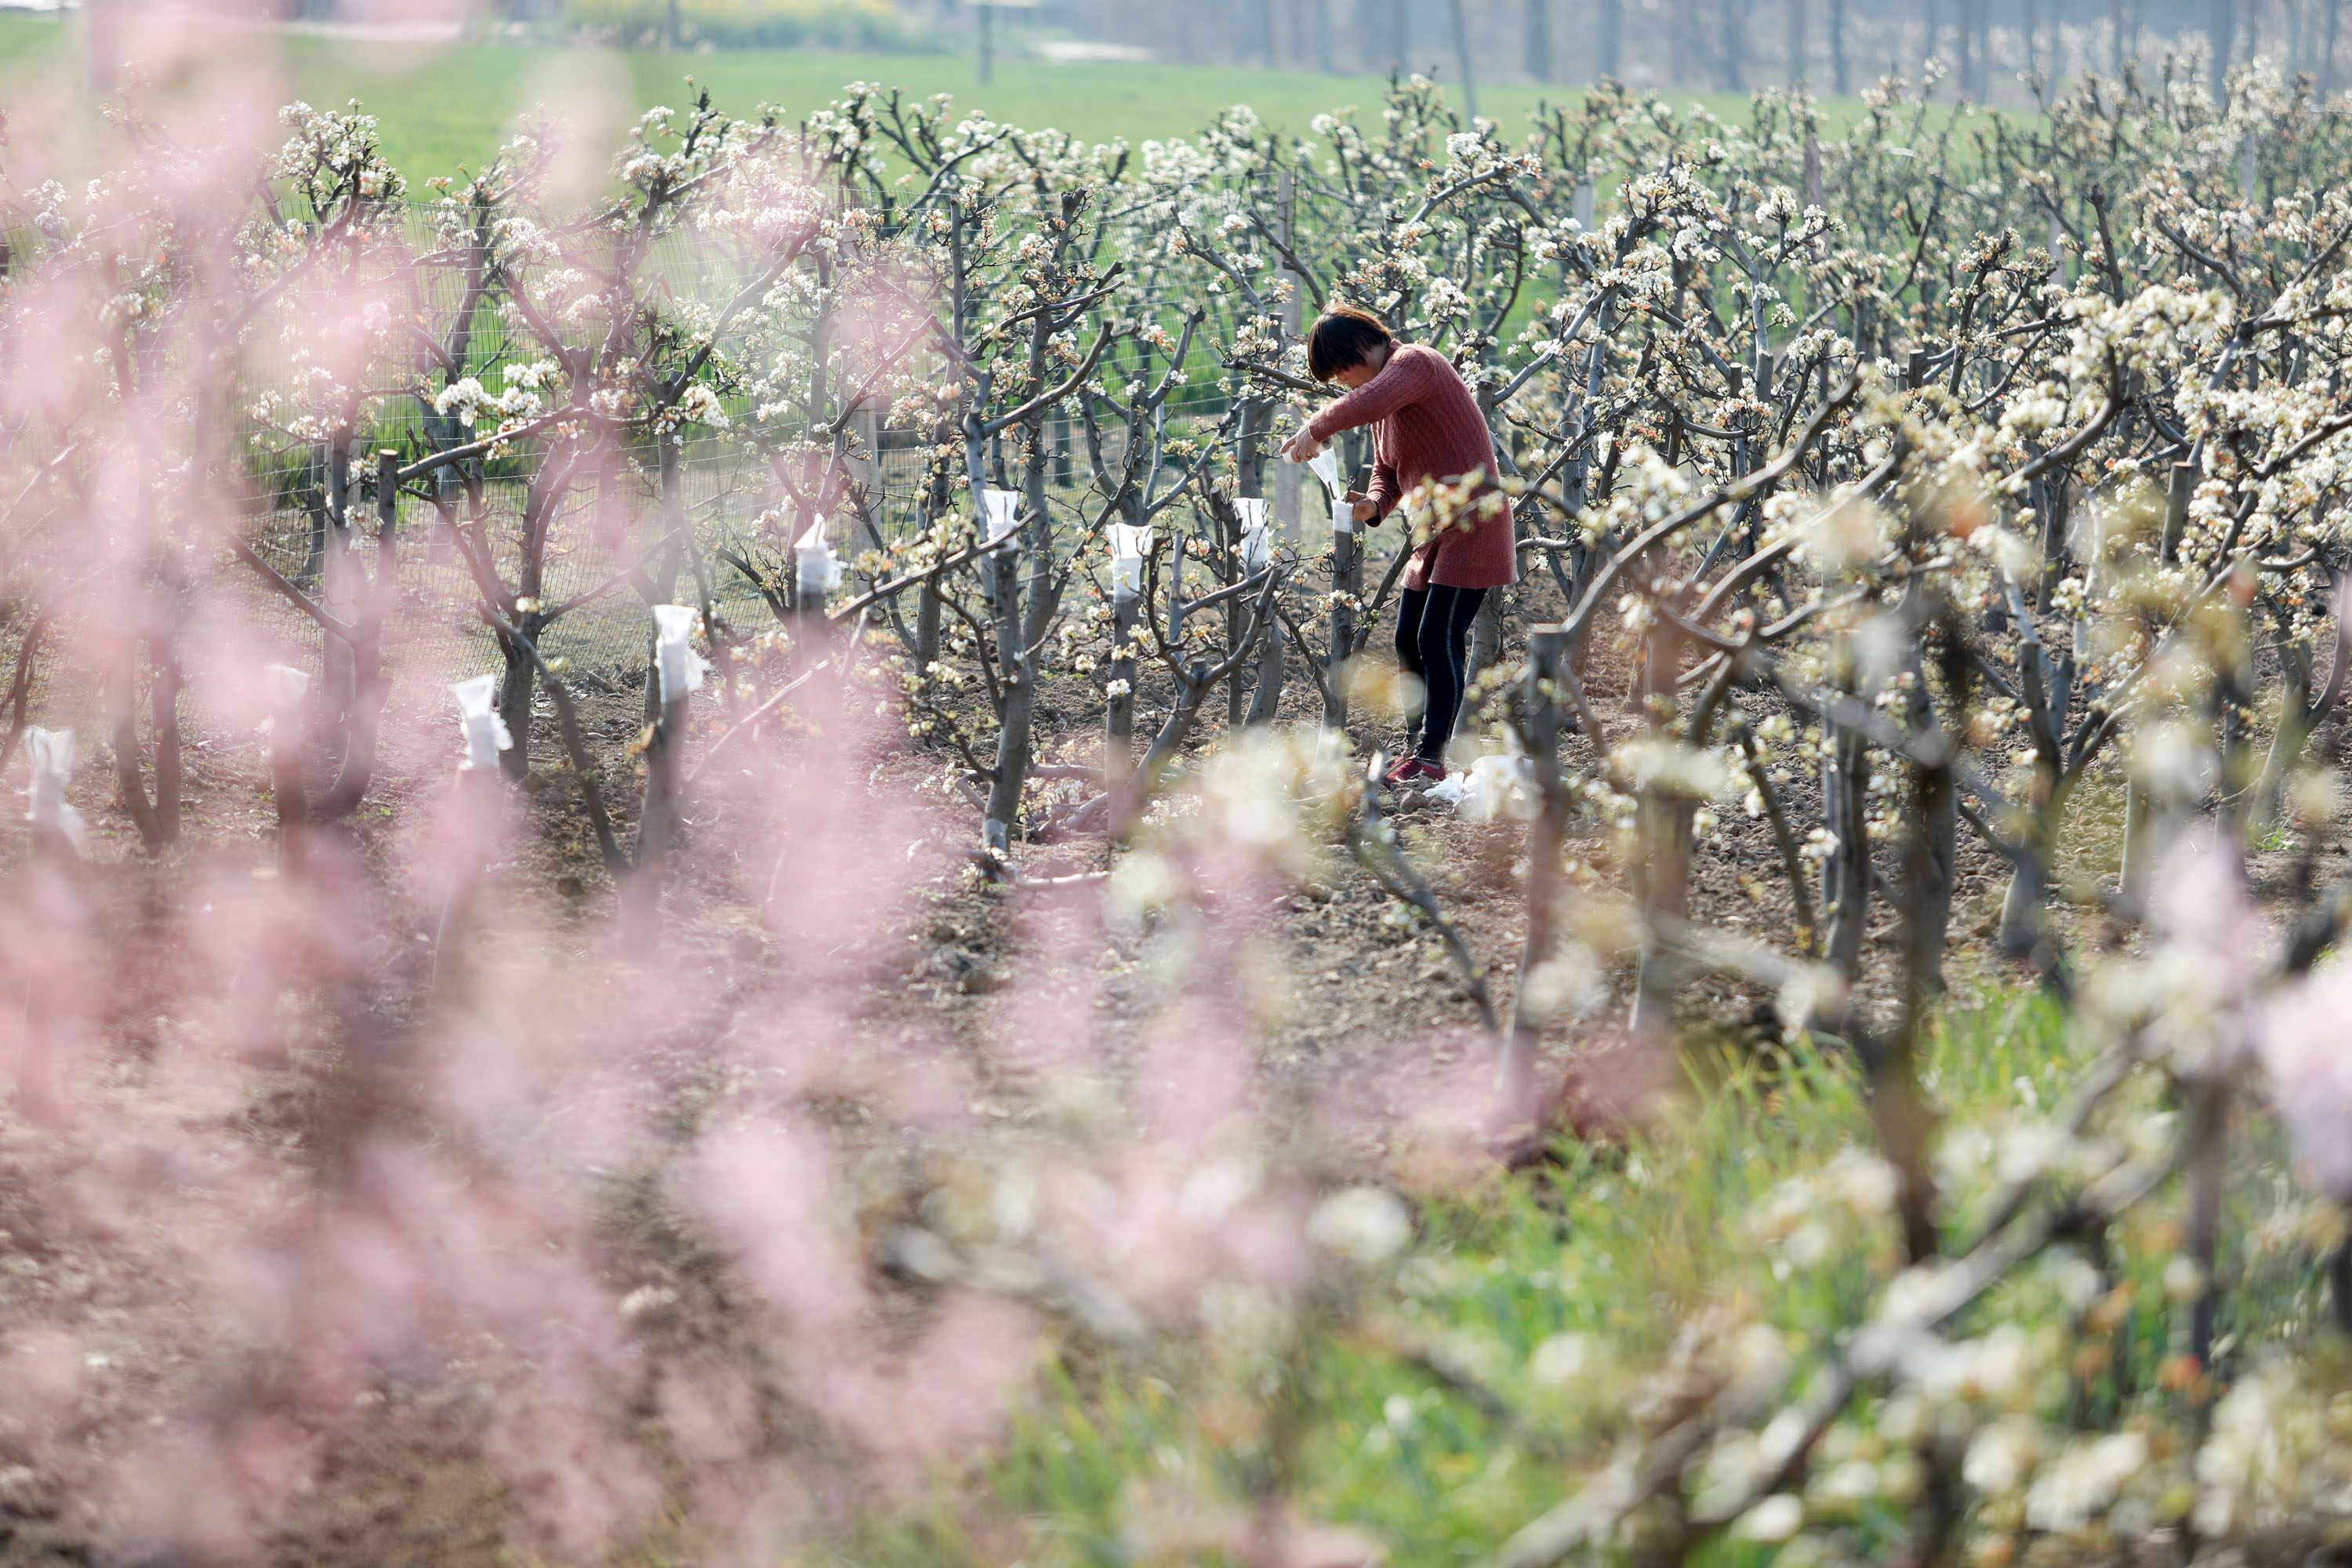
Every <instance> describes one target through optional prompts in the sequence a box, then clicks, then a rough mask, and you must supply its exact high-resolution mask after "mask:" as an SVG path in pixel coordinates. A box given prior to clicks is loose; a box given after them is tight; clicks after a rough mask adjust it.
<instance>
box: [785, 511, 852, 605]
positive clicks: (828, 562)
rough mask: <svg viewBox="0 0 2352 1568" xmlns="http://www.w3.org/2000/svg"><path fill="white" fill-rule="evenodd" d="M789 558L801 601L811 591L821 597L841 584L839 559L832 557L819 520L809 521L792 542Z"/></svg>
mask: <svg viewBox="0 0 2352 1568" xmlns="http://www.w3.org/2000/svg"><path fill="white" fill-rule="evenodd" d="M793 563H794V564H795V567H796V569H797V575H798V578H799V581H800V591H801V596H802V599H803V602H805V601H806V599H807V598H808V596H809V595H815V596H816V597H817V598H818V599H819V600H822V599H823V598H824V595H827V594H830V593H832V592H833V591H834V590H835V588H838V587H840V586H841V563H840V562H838V561H836V560H835V559H834V554H833V544H832V542H831V541H829V540H827V539H826V538H825V536H824V522H823V521H818V522H816V523H814V524H813V525H812V526H811V527H810V529H809V531H807V532H806V533H803V534H802V535H801V537H800V540H799V542H797V543H795V544H794V545H793Z"/></svg>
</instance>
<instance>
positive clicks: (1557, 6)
mask: <svg viewBox="0 0 2352 1568" xmlns="http://www.w3.org/2000/svg"><path fill="white" fill-rule="evenodd" d="M910 8H916V7H910ZM919 8H920V9H922V10H923V11H925V12H927V13H933V14H936V16H935V17H934V19H936V20H948V19H950V17H951V16H952V17H955V18H956V19H958V20H966V21H967V25H968V17H969V14H970V13H971V9H972V7H971V6H970V5H965V4H961V3H960V0H959V3H957V4H953V5H949V4H943V3H939V0H926V3H925V4H923V5H921V6H920V7H919ZM2342 9H2343V0H1194V3H1192V4H1188V5H1160V4H1147V3H1145V0H1045V4H1044V5H1034V6H1024V7H1023V8H1021V10H1020V11H1019V12H1018V13H1016V15H1017V16H1019V18H1020V19H1021V20H1023V21H1027V22H1034V23H1035V24H1037V25H1039V26H1048V27H1053V28H1055V29H1057V30H1064V31H1066V32H1069V33H1071V34H1074V35H1076V36H1077V37H1086V38H1097V39H1101V40H1103V41H1106V42H1112V43H1120V44H1128V45H1133V46H1139V47H1145V48H1149V49H1150V50H1151V51H1152V52H1153V54H1155V55H1156V56H1158V57H1160V58H1165V59H1175V60H1188V61H1202V62H1218V63H1225V64H1234V65H1250V66H1262V67H1269V68H1281V69H1288V70H1306V71H1325V72H1332V73H1343V72H1344V73H1365V72H1373V73H1382V74H1385V73H1386V72H1388V71H1390V70H1391V69H1397V68H1402V69H1405V70H1408V71H1410V70H1421V71H1424V72H1430V73H1432V74H1434V75H1436V76H1438V77H1439V79H1446V78H1449V77H1450V78H1454V79H1457V80H1458V79H1460V77H1461V76H1462V75H1463V74H1464V72H1465V67H1466V69H1467V72H1468V74H1469V75H1470V76H1471V77H1472V79H1473V81H1474V84H1475V79H1478V78H1482V77H1487V76H1492V77H1493V78H1495V79H1504V80H1528V79H1533V80H1536V81H1559V82H1563V83H1565V82H1580V81H1591V80H1599V79H1603V78H1615V79H1621V80H1624V81H1626V82H1629V83H1631V84H1633V85H1637V86H1659V87H1675V88H1689V89H1716V90H1720V91H1727V92H1738V91H1745V90H1747V89H1750V88H1754V87H1759V86H1764V85H1778V84H1784V83H1788V82H1792V81H1798V80H1801V81H1803V82H1805V83H1807V84H1808V85H1810V86H1811V88H1813V89H1814V90H1816V91H1822V90H1827V91H1832V92H1838V93H1845V92H1851V91H1854V90H1858V89H1860V88H1861V87H1863V86H1866V85H1868V84H1869V83H1870V82H1872V81H1874V80H1875V79H1877V78H1879V77H1880V76H1882V75H1899V76H1904V77H1906V78H1909V79H1914V80H1916V79H1920V77H1921V76H1922V74H1923V73H1924V72H1926V71H1927V68H1929V66H1930V65H1931V63H1932V64H1933V65H1934V66H1935V67H1936V68H1937V71H1938V73H1939V75H1940V79H1941V81H1942V83H1943V90H1945V91H1947V92H1949V93H1957V94H1958V95H1960V96H1964V97H1967V98H1970V99H1973V100H1979V101H1983V100H1989V99H1992V98H1994V97H1995V96H1999V97H2001V98H2008V99H2022V98H2024V97H2027V96H2030V94H2029V89H2027V88H2026V87H2025V86H2024V85H2021V84H2020V83H2019V82H2018V81H2017V80H2016V79H2017V78H2019V77H2020V76H2026V77H2038V78H2042V79H2045V80H2050V81H2062V80H2064V79H2068V78H2069V77H2072V76H2074V75H2077V74H2079V73H2080V72H2082V71H2084V70H2098V71H2103V72H2107V73H2110V74H2112V73H2114V72H2115V71H2116V70H2118V69H2119V68H2120V67H2121V65H2122V63H2123V61H2124V60H2125V59H2126V58H2151V59H2152V58H2157V57H2160V56H2162V55H2164V54H2167V53H2183V52H2186V51H2188V50H2189V49H2192V48H2195V49H2200V50H2202V51H2204V52H2205V54H2206V56H2207V58H2208V68H2209V70H2210V77H2211V80H2212V82H2213V84H2214V85H2215V87H2216V88H2218V87H2219V86H2220V84H2221V81H2222V80H2223V79H2224V77H2225V74H2226V72H2227V69H2228V68H2229V67H2230V66H2231V64H2234V63H2242V62H2244V61H2246V60H2250V59H2252V58H2256V57H2265V58H2268V59H2270V60H2271V61H2272V62H2273V64H2275V65H2277V66H2278V67H2279V68H2281V69H2282V70H2283V71H2284V72H2285V73H2286V74H2287V75H2289V76H2290V77H2291V76H2293V75H2294V74H2296V73H2298V72H2300V73H2305V74H2308V75H2309V76H2311V77H2312V78H2313V79H2314V80H2315V83H2317V84H2318V85H2320V87H2321V88H2322V89H2323V90H2333V89H2334V88H2335V87H2336V86H2337V85H2338V84H2339V82H2340V78H2339V77H2338V75H2337V66H2336V61H2337V58H2338V56H2339V46H2338V34H2339V33H2340V31H2341V12H2342ZM1003 19H1010V18H1003ZM2216 40H2219V41H2220V42H2219V44H2218V46H2217V44H2216Z"/></svg>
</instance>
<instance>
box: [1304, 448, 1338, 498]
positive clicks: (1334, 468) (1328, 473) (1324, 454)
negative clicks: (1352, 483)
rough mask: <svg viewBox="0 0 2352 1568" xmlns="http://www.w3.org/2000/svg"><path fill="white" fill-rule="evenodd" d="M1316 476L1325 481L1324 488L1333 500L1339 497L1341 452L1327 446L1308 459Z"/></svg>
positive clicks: (1309, 466)
mask: <svg viewBox="0 0 2352 1568" xmlns="http://www.w3.org/2000/svg"><path fill="white" fill-rule="evenodd" d="M1307 468H1310V469H1312V470H1314V474H1315V477H1316V478H1317V479H1320V480H1322V481H1323V490H1324V493H1325V494H1326V495H1328V496H1329V497H1330V498H1331V499H1332V500H1339V453H1337V452H1335V451H1333V450H1332V449H1331V448H1330V447H1324V448H1323V449H1322V450H1321V451H1319V452H1318V453H1316V454H1315V455H1314V456H1313V457H1311V458H1307Z"/></svg>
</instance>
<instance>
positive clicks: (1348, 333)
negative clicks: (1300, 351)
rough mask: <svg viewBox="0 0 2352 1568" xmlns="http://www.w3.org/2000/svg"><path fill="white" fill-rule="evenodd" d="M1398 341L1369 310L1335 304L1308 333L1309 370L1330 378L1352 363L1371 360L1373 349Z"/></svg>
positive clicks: (1318, 318)
mask: <svg viewBox="0 0 2352 1568" xmlns="http://www.w3.org/2000/svg"><path fill="white" fill-rule="evenodd" d="M1393 342H1396V334H1395V333H1393V332H1391V331H1389V330H1388V329H1387V328H1386V327H1384V326H1382V325H1381V319H1380V318H1379V317H1378V316H1375V315H1373V314H1372V313H1371V312H1370V310H1358V309H1356V307H1354V306H1353V305H1334V306H1332V307H1331V308H1330V309H1329V310H1326V311H1324V312H1323V314H1322V315H1320V316H1318V317H1317V318H1316V321H1315V330H1314V331H1310V332H1308V333H1307V374H1309V375H1312V376H1313V377H1314V378H1315V379H1316V380H1318V381H1328V380H1330V379H1331V378H1332V377H1333V376H1335V375H1337V374H1339V373H1340V372H1341V371H1343V370H1345V369H1347V368H1348V367H1349V365H1351V364H1363V363H1368V362H1369V361H1370V359H1371V357H1372V351H1373V350H1374V349H1378V348H1385V347H1387V346H1388V345H1390V344H1391V343H1393Z"/></svg>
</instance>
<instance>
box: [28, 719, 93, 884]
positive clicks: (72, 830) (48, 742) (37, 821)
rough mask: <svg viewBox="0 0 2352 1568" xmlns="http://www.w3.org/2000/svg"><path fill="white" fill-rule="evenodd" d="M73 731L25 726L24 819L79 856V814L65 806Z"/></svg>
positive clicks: (69, 777)
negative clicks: (27, 781) (28, 774)
mask: <svg viewBox="0 0 2352 1568" xmlns="http://www.w3.org/2000/svg"><path fill="white" fill-rule="evenodd" d="M73 759H74V732H73V731H71V730H44V729H42V728H41V727H40V726H39V725H37V724H36V725H29V726H27V727H26V731H25V761H26V764H27V765H28V766H30V768H31V769H32V773H33V782H32V784H31V786H30V787H29V788H27V789H26V791H25V795H26V805H27V808H26V812H25V820H26V821H27V822H29V823H31V824H32V825H33V826H36V827H46V828H49V829H51V830H53V831H55V832H58V833H62V834H64V835H65V836H66V838H67V840H68V842H70V843H71V844H72V845H73V847H74V853H76V854H79V853H81V844H82V821H81V813H80V812H78V811H76V810H75V809H74V808H73V807H72V806H70V805H67V804H66V785H67V784H68V782H69V781H71V779H72V778H73Z"/></svg>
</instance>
